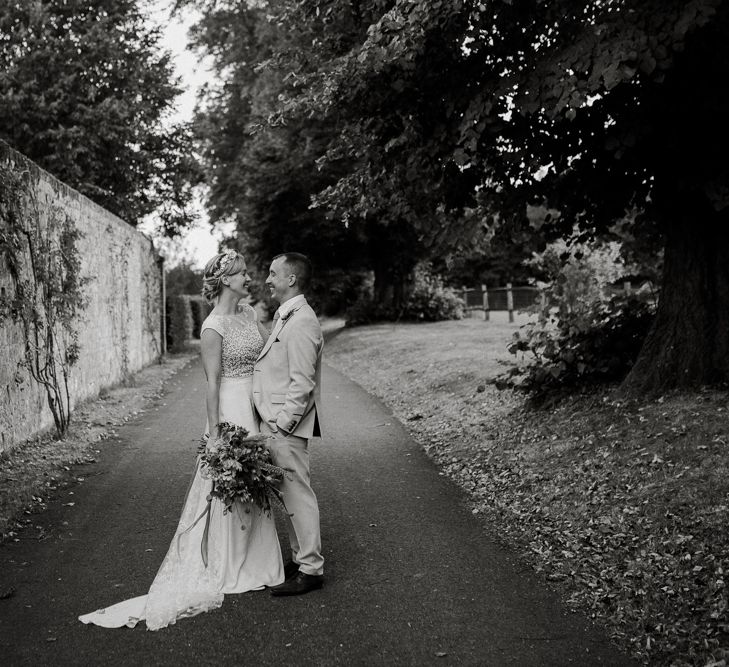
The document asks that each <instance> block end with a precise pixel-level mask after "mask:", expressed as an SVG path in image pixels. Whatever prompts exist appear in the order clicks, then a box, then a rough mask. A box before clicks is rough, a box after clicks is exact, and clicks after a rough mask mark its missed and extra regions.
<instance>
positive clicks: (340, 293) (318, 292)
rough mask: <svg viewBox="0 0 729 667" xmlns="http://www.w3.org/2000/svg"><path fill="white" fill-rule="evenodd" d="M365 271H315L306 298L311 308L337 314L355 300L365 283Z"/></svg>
mask: <svg viewBox="0 0 729 667" xmlns="http://www.w3.org/2000/svg"><path fill="white" fill-rule="evenodd" d="M367 279H368V274H367V272H365V271H343V270H341V269H334V270H331V271H324V272H321V273H320V272H316V273H315V274H314V280H313V281H312V284H311V288H310V290H309V291H308V292H307V299H308V301H309V303H310V304H311V306H312V308H313V309H314V310H315V311H316V312H317V313H319V314H322V315H329V316H332V315H339V314H341V313H344V312H345V311H346V310H347V307H348V306H349V305H350V304H352V303H354V302H356V301H357V298H358V296H359V295H360V294H361V293H362V290H363V286H364V285H365V284H366V283H367Z"/></svg>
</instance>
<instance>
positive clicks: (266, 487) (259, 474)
mask: <svg viewBox="0 0 729 667" xmlns="http://www.w3.org/2000/svg"><path fill="white" fill-rule="evenodd" d="M218 434H219V435H218V437H217V438H215V439H214V440H213V439H210V438H208V437H206V436H205V437H203V438H202V439H201V440H200V445H199V447H198V454H199V456H200V472H201V474H202V476H203V477H205V478H206V479H210V480H212V482H213V487H212V489H211V491H210V493H209V494H208V497H207V501H208V502H207V506H206V507H205V509H204V510H203V512H202V514H200V516H199V517H198V518H197V519H195V522H194V523H193V524H192V525H191V526H189V527H188V528H187V529H185V530H184V531H182V532H181V533H180V534H179V535H178V539H177V552H178V555H179V551H180V538H181V537H182V535H184V534H185V533H188V532H190V531H191V530H192V529H193V528H194V527H195V526H196V525H197V524H198V523H199V522H200V521H201V520H202V519H203V517H204V518H205V529H204V530H203V535H202V540H201V542H200V552H201V554H202V560H203V563H204V564H205V567H207V566H208V532H209V528H210V510H211V505H212V502H213V498H218V500H220V502H221V503H222V504H223V514H227V513H228V512H232V511H233V508H234V507H236V501H241V502H243V503H254V504H255V505H257V506H258V507H259V508H260V509H261V511H262V512H266V514H268V515H270V514H271V502H272V501H273V502H275V503H278V504H279V505H280V506H281V507H282V508H283V509H284V511H286V505H285V504H284V501H283V496H282V494H281V491H280V490H279V489H278V484H279V483H280V482H281V480H282V479H283V478H284V476H285V475H286V474H287V473H290V471H289V470H287V469H285V468H280V467H278V466H276V465H274V463H273V459H272V458H271V453H270V452H269V451H268V448H267V447H266V439H267V438H266V436H263V435H250V434H249V433H248V431H247V430H246V429H245V428H243V427H242V426H236V425H235V424H229V423H228V422H221V423H220V424H218ZM245 511H246V513H248V512H249V511H250V510H248V509H246V510H245ZM241 530H245V525H244V524H243V523H241Z"/></svg>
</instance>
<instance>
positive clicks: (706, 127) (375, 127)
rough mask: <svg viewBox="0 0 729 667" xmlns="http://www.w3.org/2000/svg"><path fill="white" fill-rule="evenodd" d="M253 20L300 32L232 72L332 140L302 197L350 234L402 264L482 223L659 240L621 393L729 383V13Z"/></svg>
mask: <svg viewBox="0 0 729 667" xmlns="http://www.w3.org/2000/svg"><path fill="white" fill-rule="evenodd" d="M226 4H227V3H225V2H222V3H217V4H216V7H218V8H219V7H220V6H221V5H226ZM236 4H237V3H236ZM255 7H256V8H258V11H260V13H261V15H265V17H266V21H267V24H268V26H269V29H270V31H271V33H270V34H279V35H280V34H281V33H282V32H283V31H287V33H288V34H290V35H293V36H292V37H291V38H290V39H287V40H284V41H282V40H281V39H279V38H277V39H274V40H273V41H271V42H270V43H269V46H268V49H267V52H268V55H267V56H263V57H262V56H261V53H260V52H258V54H257V56H258V57H257V58H256V59H255V60H245V61H244V60H243V59H239V60H238V61H237V62H238V63H244V62H245V63H247V66H248V67H249V68H250V67H251V65H253V64H254V63H255V65H256V67H255V72H256V73H257V74H256V75H257V76H259V77H261V76H265V77H266V78H267V80H269V81H274V82H275V84H274V85H272V86H271V87H270V88H269V92H270V93H271V94H269V95H267V96H261V95H259V94H258V93H257V92H256V91H254V90H252V89H248V90H247V93H246V94H247V99H248V100H249V108H251V109H254V111H256V112H257V113H258V116H259V118H261V119H262V121H265V124H266V126H267V127H268V128H280V127H285V128H291V129H294V130H295V129H296V128H299V127H301V126H302V124H306V123H317V124H319V126H320V127H325V128H328V133H327V135H326V140H325V141H322V142H321V143H319V144H317V145H312V144H309V146H310V147H311V149H312V156H311V157H312V159H313V160H314V164H316V166H317V168H318V169H319V172H318V173H319V174H322V173H326V174H328V179H331V181H330V182H327V180H328V179H323V180H322V181H318V182H311V183H309V185H308V186H307V187H305V188H304V189H303V192H309V193H310V194H311V195H312V198H313V203H314V205H316V206H318V207H319V208H320V209H322V211H323V212H324V215H325V217H326V219H327V220H329V221H331V220H335V221H339V224H340V231H341V229H342V228H345V229H353V230H360V233H361V234H362V235H363V237H364V238H366V239H375V238H377V239H378V243H377V244H376V245H377V247H378V248H380V249H382V248H386V249H388V250H397V252H395V253H392V254H391V255H390V256H388V257H387V258H386V259H385V263H386V264H388V265H389V266H390V267H391V266H393V265H395V266H405V267H406V268H407V265H408V261H411V260H412V258H416V257H421V256H428V255H431V256H433V255H435V256H443V255H447V254H448V253H449V252H452V251H453V250H459V249H460V250H461V251H462V250H463V249H464V248H467V247H468V245H469V244H470V243H471V241H472V239H474V238H478V237H479V235H481V234H482V233H483V232H484V226H485V228H486V230H487V231H493V230H497V229H499V228H504V227H505V226H507V225H510V226H512V228H513V229H514V230H517V229H524V230H526V229H533V230H538V231H539V233H540V234H542V235H544V236H545V237H547V238H549V237H566V236H571V235H572V234H573V232H574V230H575V229H578V230H579V232H580V233H581V235H582V238H583V239H587V238H592V237H598V236H600V237H607V238H611V237H615V236H616V235H621V236H622V237H624V236H625V235H626V234H627V235H631V236H632V237H633V238H635V239H637V241H638V242H639V243H638V245H639V244H640V242H642V243H643V244H654V243H657V242H661V243H663V244H664V245H665V262H664V272H663V278H662V289H661V300H660V304H659V309H658V314H657V317H656V322H655V325H654V327H653V330H652V332H651V334H649V336H648V340H647V341H646V344H645V346H644V349H643V353H642V354H641V356H640V358H639V359H638V362H637V364H636V366H635V367H634V370H633V372H632V374H631V376H630V377H629V378H628V381H627V384H626V387H628V388H629V389H631V390H632V391H635V392H643V391H662V390H664V389H667V388H670V387H672V386H676V385H695V384H700V383H703V382H714V381H727V380H729V226H728V225H727V220H726V217H727V210H729V209H728V208H727V206H726V205H727V203H729V199H728V198H727V197H728V195H729V189H727V184H728V181H727V167H726V161H725V159H724V156H725V155H726V153H727V148H729V129H727V124H726V122H725V119H726V117H727V112H729V93H727V92H726V90H725V87H724V86H723V85H722V83H721V82H723V81H725V80H726V78H727V74H729V58H728V56H729V53H728V52H727V50H728V49H729V47H728V46H727V43H726V40H725V39H724V36H725V35H726V34H729V30H728V29H729V5H728V4H727V3H726V2H723V1H722V0H640V1H638V0H582V1H581V2H573V1H571V0H569V1H568V0H555V1H554V2H544V1H543V0H451V1H449V2H445V1H444V0H391V1H384V0H365V1H359V2H354V1H353V2H339V1H336V2H335V1H334V0H276V1H275V2H274V1H271V2H258V3H255ZM228 35H229V36H231V35H232V32H229V33H228ZM244 97H245V96H244ZM316 153H319V154H318V155H316ZM270 154H271V153H270V148H269V147H268V146H267V145H266V142H263V143H262V144H261V145H260V147H259V155H260V156H261V158H265V156H267V155H270ZM309 164H311V163H309ZM321 186H323V187H321ZM316 187H321V189H320V190H318V191H315V188H316ZM303 199H304V200H305V197H304V198H303ZM320 219H321V218H317V220H320ZM659 239H662V240H659ZM373 261H375V260H374V258H373Z"/></svg>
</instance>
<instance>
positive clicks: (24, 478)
mask: <svg viewBox="0 0 729 667" xmlns="http://www.w3.org/2000/svg"><path fill="white" fill-rule="evenodd" d="M196 354H197V352H193V353H186V354H176V355H168V356H167V357H166V358H165V359H164V361H163V362H162V363H160V364H153V365H151V366H148V367H147V368H145V369H143V370H141V371H140V372H139V373H137V374H136V375H134V376H133V377H132V378H131V379H130V380H129V381H128V382H126V383H125V384H124V385H122V386H119V387H115V388H113V389H109V390H106V391H103V392H102V393H101V396H99V398H97V399H95V400H92V401H88V402H86V403H84V404H83V405H81V406H79V407H78V408H77V409H76V410H75V411H74V413H73V415H72V417H71V426H70V429H69V432H68V434H67V435H66V437H65V438H64V439H62V440H56V439H54V438H53V437H52V436H50V435H46V436H41V437H38V438H35V439H33V440H30V441H28V442H26V443H24V444H22V445H18V446H17V447H14V448H13V449H11V450H9V451H7V452H3V453H2V454H1V455H0V543H2V542H4V541H5V540H8V539H15V540H17V539H18V538H17V537H16V536H17V533H18V532H19V531H20V530H22V529H23V528H28V527H32V526H33V524H34V521H33V515H34V514H35V513H36V512H38V511H41V510H43V509H44V508H45V505H46V501H47V500H48V498H49V497H50V496H51V495H52V494H53V492H54V491H55V490H56V489H57V488H58V487H59V486H67V485H68V484H70V483H77V482H83V481H84V478H83V476H77V477H75V478H74V477H72V474H73V472H74V471H72V470H71V466H72V465H75V464H78V463H89V462H92V461H94V456H95V454H96V453H98V450H97V449H96V446H97V445H98V443H99V442H100V441H102V440H105V439H106V438H108V437H109V436H112V435H114V433H115V431H114V429H115V427H117V426H119V425H120V424H123V423H124V422H125V421H127V420H128V419H130V418H131V417H133V416H135V415H136V414H138V413H139V412H141V411H143V410H144V409H145V408H146V407H147V405H148V404H149V402H150V401H151V400H153V399H154V398H157V397H159V396H160V395H161V393H162V390H163V385H164V383H165V382H166V381H167V380H168V379H169V378H170V377H171V376H172V375H174V374H175V373H177V372H178V371H179V370H180V369H182V368H183V367H184V366H185V365H186V364H187V363H188V362H189V361H190V360H191V359H192V358H193V357H194V356H195V355H196ZM75 472H78V470H76V471H75ZM37 528H38V530H39V531H41V532H42V530H43V529H42V528H41V527H40V526H38V527H37ZM40 537H42V535H40Z"/></svg>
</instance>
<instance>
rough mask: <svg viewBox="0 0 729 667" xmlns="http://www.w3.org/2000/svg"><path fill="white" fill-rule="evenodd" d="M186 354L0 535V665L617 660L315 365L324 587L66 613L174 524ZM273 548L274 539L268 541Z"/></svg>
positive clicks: (165, 539) (81, 606) (139, 576)
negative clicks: (149, 625)
mask: <svg viewBox="0 0 729 667" xmlns="http://www.w3.org/2000/svg"><path fill="white" fill-rule="evenodd" d="M202 378H203V374H202V370H201V367H200V364H199V362H194V363H192V364H191V365H190V366H188V367H187V368H185V369H184V370H182V371H181V372H180V373H178V374H177V375H176V376H174V378H173V379H172V380H171V381H170V383H169V385H168V387H167V391H166V393H165V394H164V396H163V397H162V398H160V399H158V400H157V401H156V402H155V403H154V404H152V405H151V406H150V407H149V408H148V409H147V410H146V411H145V412H144V414H141V415H139V416H137V417H136V418H135V419H134V420H133V421H130V422H128V423H127V424H125V425H124V426H123V427H121V428H120V429H119V430H118V437H116V438H113V439H111V440H109V441H106V442H105V443H103V444H102V445H101V446H100V447H99V449H100V450H101V451H100V453H99V454H98V455H97V462H96V463H93V464H89V465H84V466H79V467H77V468H75V469H74V470H73V471H72V472H73V474H74V475H75V476H76V477H83V478H84V480H85V481H84V482H83V483H79V484H77V485H74V486H70V487H68V488H66V489H64V490H62V491H60V492H59V494H58V495H57V497H56V498H54V499H53V500H52V501H50V502H49V504H48V510H47V511H45V512H43V513H42V514H40V515H37V516H36V517H35V520H34V523H36V524H38V525H42V526H43V528H44V531H45V538H44V539H37V538H36V536H35V533H33V532H32V531H25V532H24V533H22V534H21V539H20V541H19V542H10V543H7V544H5V545H4V546H2V547H0V593H2V592H3V591H7V590H9V589H10V588H11V587H13V588H14V589H15V593H14V595H12V596H10V597H8V598H7V599H2V600H0V664H2V665H213V664H217V665H219V664H228V665H297V666H298V665H568V664H576V665H595V664H606V665H623V664H631V663H630V662H629V661H628V659H627V658H626V657H625V656H624V655H622V654H621V653H619V652H618V651H617V650H616V649H615V648H614V647H612V645H611V644H610V643H609V642H608V640H607V639H606V637H605V635H604V634H603V633H602V632H601V631H599V630H597V629H594V628H591V627H590V626H589V624H588V623H587V622H586V620H585V619H583V618H582V617H581V616H580V615H578V614H574V613H570V612H569V611H567V610H566V608H565V607H564V605H563V604H561V602H560V601H559V599H558V598H557V596H556V595H555V594H554V592H552V591H550V590H549V589H548V588H547V587H546V586H545V585H544V584H543V583H541V582H540V581H539V579H538V577H536V576H535V575H533V574H532V573H531V572H530V571H529V569H528V568H526V567H525V566H524V565H523V563H520V562H519V560H518V559H517V558H515V557H514V556H513V555H511V554H509V553H508V551H506V550H504V549H503V548H501V547H500V546H499V545H498V539H496V537H497V536H495V534H494V533H493V532H491V529H490V528H489V526H487V525H484V523H483V522H482V521H481V520H479V519H478V518H477V517H474V516H473V515H472V514H471V512H470V511H469V510H468V508H467V506H466V504H465V502H464V497H463V495H462V494H461V493H460V491H459V490H458V488H457V487H456V486H455V485H453V484H452V483H451V482H449V481H448V480H446V479H445V478H444V477H442V476H440V475H439V474H438V471H437V469H436V468H435V467H434V466H433V464H432V463H431V462H430V460H429V459H428V458H427V457H426V456H425V454H424V453H423V451H422V450H421V449H420V448H419V447H418V445H417V444H416V443H414V442H413V441H412V440H411V439H410V437H409V436H408V434H407V433H406V431H405V430H404V428H403V427H402V425H401V424H399V423H398V422H397V420H396V419H394V418H393V416H392V414H391V412H390V411H389V410H388V409H387V408H386V407H385V406H384V405H382V404H381V403H380V402H379V401H377V400H376V399H374V398H373V397H371V396H370V395H368V394H367V393H366V392H365V391H364V390H363V389H362V388H360V387H359V386H358V385H356V384H354V383H353V382H351V381H350V380H348V379H347V378H345V377H344V376H342V375H341V374H339V373H337V372H336V371H334V370H333V369H331V368H329V367H326V366H325V369H324V378H323V382H322V385H323V394H324V401H325V407H326V412H325V414H324V420H323V427H324V430H325V437H324V438H323V439H322V440H314V441H313V442H312V445H311V453H312V456H311V458H312V484H313V486H314V489H315V491H316V492H317V494H318V496H319V503H320V509H321V516H322V540H323V545H324V556H325V559H326V563H325V577H326V581H325V586H324V588H323V589H322V590H319V591H314V592H312V593H309V594H308V595H305V596H300V597H290V598H273V597H271V596H270V595H269V593H268V592H266V591H261V592H253V593H246V594H242V595H234V596H226V599H225V602H224V604H223V606H222V608H220V609H217V610H214V611H211V612H209V613H207V614H201V615H199V616H196V617H194V618H191V619H183V620H181V621H179V622H178V623H177V624H176V625H174V626H171V627H169V628H166V629H163V630H160V631H157V632H149V631H147V630H146V629H145V628H144V625H143V624H142V625H140V626H138V627H137V628H134V629H128V628H122V629H117V630H108V629H104V628H99V627H96V626H87V625H83V624H82V623H80V622H79V621H78V620H77V616H78V615H79V614H83V613H86V612H89V611H93V610H94V609H97V608H99V607H103V606H107V605H109V604H112V603H114V602H118V601H120V600H123V599H126V598H129V597H134V596H137V595H141V594H144V593H145V592H146V591H147V589H148V587H149V584H150V583H151V582H152V579H153V578H154V575H155V573H156V571H157V568H158V566H159V564H160V562H161V560H162V558H163V556H164V554H165V552H166V550H167V547H168V545H169V542H170V539H171V537H172V535H173V533H174V530H175V526H176V524H177V519H178V516H179V512H180V509H181V503H182V500H183V498H184V495H185V491H186V489H187V485H188V483H189V481H190V476H191V473H192V469H193V465H194V459H195V446H196V442H195V440H196V438H197V437H198V436H199V434H200V432H201V430H202V427H203V425H204V421H205V413H204V401H203V390H204V387H203V382H202ZM284 545H285V543H284Z"/></svg>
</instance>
